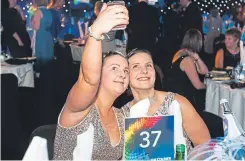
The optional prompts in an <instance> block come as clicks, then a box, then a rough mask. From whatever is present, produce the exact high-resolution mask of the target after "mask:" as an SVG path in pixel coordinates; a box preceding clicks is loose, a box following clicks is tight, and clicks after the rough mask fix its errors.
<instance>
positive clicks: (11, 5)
mask: <svg viewBox="0 0 245 161" xmlns="http://www.w3.org/2000/svg"><path fill="white" fill-rule="evenodd" d="M16 3H17V0H9V8H15V9H16V10H17V11H18V12H19V14H20V16H21V18H22V20H23V21H26V18H25V15H24V12H23V10H22V9H21V7H20V6H19V5H17V4H16ZM25 23H26V22H25Z"/></svg>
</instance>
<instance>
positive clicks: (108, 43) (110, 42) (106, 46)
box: [87, 1, 117, 53]
mask: <svg viewBox="0 0 245 161" xmlns="http://www.w3.org/2000/svg"><path fill="white" fill-rule="evenodd" d="M102 6H103V2H101V1H97V2H96V3H95V5H94V16H93V17H92V20H91V21H90V22H89V23H88V24H87V26H88V27H89V26H91V25H92V24H93V22H94V21H95V20H96V18H97V17H98V15H99V13H100V11H101V8H102ZM116 32H117V31H110V32H108V33H106V34H105V35H104V37H105V39H104V40H102V51H103V53H106V52H109V51H114V50H116V44H115V42H114V40H115V37H116Z"/></svg>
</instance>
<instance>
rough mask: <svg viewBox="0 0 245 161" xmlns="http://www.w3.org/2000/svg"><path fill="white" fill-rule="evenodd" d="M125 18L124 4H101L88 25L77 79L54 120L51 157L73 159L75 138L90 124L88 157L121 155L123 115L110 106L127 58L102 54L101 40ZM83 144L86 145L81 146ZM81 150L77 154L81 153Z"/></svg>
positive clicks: (121, 85) (122, 82) (121, 87)
mask: <svg viewBox="0 0 245 161" xmlns="http://www.w3.org/2000/svg"><path fill="white" fill-rule="evenodd" d="M128 19H129V18H128V11H127V9H126V7H124V6H121V5H114V6H108V7H107V5H106V4H104V5H103V7H102V10H101V12H100V14H99V15H98V17H97V18H96V20H95V21H94V23H93V25H92V26H90V29H91V30H90V31H91V32H90V33H89V37H88V38H87V42H86V45H85V48H84V52H83V54H82V59H81V66H80V74H79V78H78V80H77V82H76V83H75V85H74V86H73V87H72V89H71V90H70V93H69V95H68V97H67V100H66V103H65V105H64V108H63V109H62V111H61V113H60V116H59V119H58V125H57V130H56V136H55V140H54V158H53V159H54V160H73V159H74V154H75V151H74V149H75V148H76V147H77V148H78V149H79V146H82V145H80V144H79V142H78V138H79V137H81V135H82V134H83V133H85V132H87V130H88V129H89V127H90V126H91V125H93V127H94V130H93V131H94V135H92V137H93V143H92V144H93V147H92V156H91V158H89V160H120V159H121V158H122V156H123V132H124V115H123V112H122V110H121V109H116V108H114V107H113V102H114V101H115V99H116V98H117V97H119V96H120V95H121V94H122V93H123V92H124V91H125V90H126V88H127V87H128V82H129V69H128V61H127V59H126V56H125V55H123V54H121V53H118V52H109V53H106V54H102V42H101V39H102V37H103V35H104V34H105V33H107V32H109V31H110V30H111V29H112V28H114V27H115V26H117V25H127V24H128ZM90 136H91V135H89V137H90ZM85 139H87V138H85ZM81 144H83V143H81ZM83 147H84V148H88V147H87V146H86V147H85V145H83ZM83 150H84V149H82V151H81V150H80V151H79V152H78V153H80V154H81V153H83V152H84V151H83ZM85 155H86V154H85ZM77 159H78V158H77ZM80 159H83V158H80ZM87 159H88V158H87Z"/></svg>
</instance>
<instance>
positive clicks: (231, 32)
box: [225, 28, 242, 43]
mask: <svg viewBox="0 0 245 161" xmlns="http://www.w3.org/2000/svg"><path fill="white" fill-rule="evenodd" d="M225 35H231V36H233V37H235V38H236V39H238V40H239V41H238V43H240V39H241V36H242V34H241V32H240V31H239V30H238V29H237V28H231V29H229V30H228V31H226V33H225Z"/></svg>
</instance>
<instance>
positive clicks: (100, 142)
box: [54, 105, 124, 160]
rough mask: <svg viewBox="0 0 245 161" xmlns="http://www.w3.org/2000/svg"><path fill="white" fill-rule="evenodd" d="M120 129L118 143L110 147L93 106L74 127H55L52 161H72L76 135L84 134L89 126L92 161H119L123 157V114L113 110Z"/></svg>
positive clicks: (107, 137)
mask: <svg viewBox="0 0 245 161" xmlns="http://www.w3.org/2000/svg"><path fill="white" fill-rule="evenodd" d="M113 110H114V112H115V115H116V117H117V122H118V127H119V129H120V134H121V135H120V141H119V142H118V144H117V145H115V146H112V145H111V142H110V138H109V136H108V135H107V134H106V133H105V131H104V129H103V127H102V124H101V121H100V118H99V113H98V111H97V108H96V106H95V105H93V107H92V108H91V110H90V111H89V113H88V114H87V116H86V117H85V118H84V119H83V120H82V121H81V122H80V123H78V124H77V125H76V126H73V127H70V128H65V127H62V126H61V125H59V124H58V125H57V130H56V136H55V140H54V160H73V151H74V149H75V147H76V146H77V137H78V135H80V134H82V133H84V132H86V131H87V130H88V128H89V125H90V124H92V125H93V126H94V137H93V151H92V160H119V159H121V158H122V156H123V143H124V137H123V133H124V114H123V112H122V110H121V109H117V108H113Z"/></svg>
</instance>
